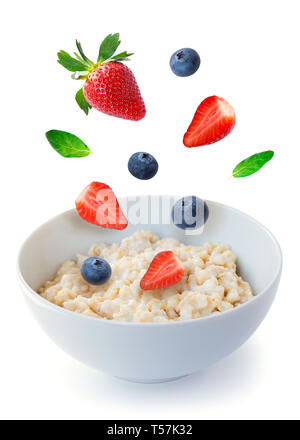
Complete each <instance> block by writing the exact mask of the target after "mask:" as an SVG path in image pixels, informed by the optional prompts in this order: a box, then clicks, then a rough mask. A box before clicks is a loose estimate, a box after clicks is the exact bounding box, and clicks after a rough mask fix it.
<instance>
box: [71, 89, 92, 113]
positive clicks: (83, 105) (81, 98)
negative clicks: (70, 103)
mask: <svg viewBox="0 0 300 440" xmlns="http://www.w3.org/2000/svg"><path fill="white" fill-rule="evenodd" d="M75 99H76V102H77V104H78V105H79V107H80V108H81V110H83V111H84V113H85V114H86V115H88V114H89V110H90V109H91V108H92V107H91V106H90V104H89V103H88V102H87V101H86V99H85V97H84V94H83V88H81V89H80V90H78V92H77V93H76V96H75Z"/></svg>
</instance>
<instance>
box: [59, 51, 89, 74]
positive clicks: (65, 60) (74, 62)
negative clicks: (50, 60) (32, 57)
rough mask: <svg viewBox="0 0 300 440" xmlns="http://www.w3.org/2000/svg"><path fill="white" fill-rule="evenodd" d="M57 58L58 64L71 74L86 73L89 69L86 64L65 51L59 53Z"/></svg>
mask: <svg viewBox="0 0 300 440" xmlns="http://www.w3.org/2000/svg"><path fill="white" fill-rule="evenodd" d="M57 57H58V60H57V62H58V63H59V64H61V65H62V66H63V67H64V68H65V69H67V70H69V71H70V72H86V71H87V70H88V69H89V67H88V66H87V65H86V64H84V63H83V62H82V61H79V60H78V59H76V58H73V57H71V55H69V54H68V53H67V52H65V51H64V50H61V51H60V52H58V54H57Z"/></svg>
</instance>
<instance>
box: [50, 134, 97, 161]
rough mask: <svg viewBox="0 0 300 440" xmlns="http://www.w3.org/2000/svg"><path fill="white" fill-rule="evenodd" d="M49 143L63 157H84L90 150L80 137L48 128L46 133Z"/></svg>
mask: <svg viewBox="0 0 300 440" xmlns="http://www.w3.org/2000/svg"><path fill="white" fill-rule="evenodd" d="M46 138H47V139H48V142H49V144H50V145H51V146H52V147H53V148H54V150H55V151H57V153H59V154H60V155H61V156H63V157H85V156H88V155H89V154H90V153H91V150H90V149H89V147H88V146H87V145H85V143H84V142H82V140H81V139H79V138H78V137H77V136H75V135H74V134H71V133H67V132H66V131H60V130H50V131H48V132H47V133H46Z"/></svg>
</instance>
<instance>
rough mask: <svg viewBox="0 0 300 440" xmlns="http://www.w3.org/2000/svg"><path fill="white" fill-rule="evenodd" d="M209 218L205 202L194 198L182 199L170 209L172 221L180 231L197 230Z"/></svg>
mask: <svg viewBox="0 0 300 440" xmlns="http://www.w3.org/2000/svg"><path fill="white" fill-rule="evenodd" d="M208 216H209V209H208V206H207V204H206V202H205V201H204V200H202V199H199V197H196V196H188V197H183V198H182V199H180V200H178V201H177V202H176V203H175V205H174V206H173V209H172V220H173V223H174V225H175V226H177V227H178V228H180V229H199V228H201V226H203V225H204V224H205V223H206V221H207V219H208Z"/></svg>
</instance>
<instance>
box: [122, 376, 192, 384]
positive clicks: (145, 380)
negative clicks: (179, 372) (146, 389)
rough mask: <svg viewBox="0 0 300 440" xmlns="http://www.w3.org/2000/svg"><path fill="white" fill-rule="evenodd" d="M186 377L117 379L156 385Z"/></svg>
mask: <svg viewBox="0 0 300 440" xmlns="http://www.w3.org/2000/svg"><path fill="white" fill-rule="evenodd" d="M184 377H186V376H178V377H170V378H166V379H129V378H127V377H119V376H117V379H121V380H126V382H133V383H144V384H156V383H164V382H174V381H175V380H179V379H183V378H184Z"/></svg>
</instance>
